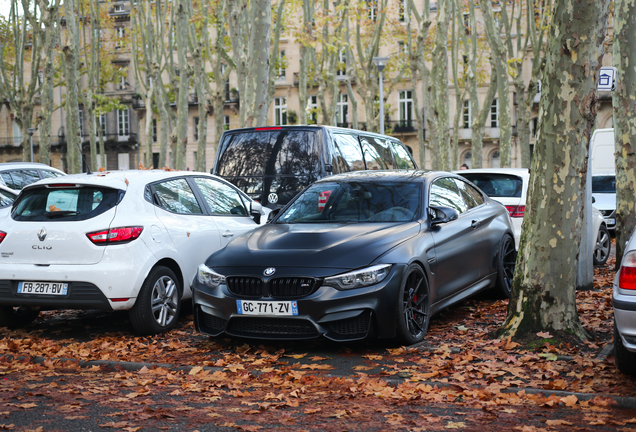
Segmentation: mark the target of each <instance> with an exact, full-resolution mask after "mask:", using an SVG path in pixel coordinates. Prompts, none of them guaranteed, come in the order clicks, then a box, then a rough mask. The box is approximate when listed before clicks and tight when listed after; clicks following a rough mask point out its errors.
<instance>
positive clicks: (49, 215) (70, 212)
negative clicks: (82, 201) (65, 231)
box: [46, 210, 80, 219]
mask: <svg viewBox="0 0 636 432" xmlns="http://www.w3.org/2000/svg"><path fill="white" fill-rule="evenodd" d="M78 214H80V212H78V211H73V210H64V211H54V212H49V213H47V214H46V217H47V218H48V219H53V218H56V217H62V216H75V215H78Z"/></svg>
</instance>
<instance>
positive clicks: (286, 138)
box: [217, 130, 320, 184]
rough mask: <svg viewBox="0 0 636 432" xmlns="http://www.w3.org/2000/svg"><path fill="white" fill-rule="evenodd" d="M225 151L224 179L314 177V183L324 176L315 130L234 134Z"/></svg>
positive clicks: (220, 168) (222, 159)
mask: <svg viewBox="0 0 636 432" xmlns="http://www.w3.org/2000/svg"><path fill="white" fill-rule="evenodd" d="M221 151H222V154H221V157H220V158H219V162H218V164H217V173H218V174H219V175H222V176H227V177H237V176H263V175H293V176H310V177H312V178H313V180H311V182H313V181H315V176H316V175H317V174H319V173H320V148H319V146H318V138H317V134H316V132H313V131H303V130H295V131H288V130H282V131H261V132H249V133H241V134H230V135H228V136H227V137H226V139H225V140H224V142H223V146H222V150H221ZM311 182H310V183H311ZM307 184H309V183H307Z"/></svg>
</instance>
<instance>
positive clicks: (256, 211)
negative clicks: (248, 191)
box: [250, 201, 263, 225]
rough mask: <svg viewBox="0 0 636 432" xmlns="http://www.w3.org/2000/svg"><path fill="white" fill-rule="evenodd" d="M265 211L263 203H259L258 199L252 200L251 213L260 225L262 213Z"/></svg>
mask: <svg viewBox="0 0 636 432" xmlns="http://www.w3.org/2000/svg"><path fill="white" fill-rule="evenodd" d="M262 212H263V206H262V205H261V203H257V202H256V201H252V205H251V206H250V215H251V216H252V218H254V222H256V223H257V224H259V225H260V223H261V214H262Z"/></svg>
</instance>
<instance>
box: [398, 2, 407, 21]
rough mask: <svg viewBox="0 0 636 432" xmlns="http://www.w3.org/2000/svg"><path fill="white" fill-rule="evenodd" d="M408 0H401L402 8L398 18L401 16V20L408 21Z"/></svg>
mask: <svg viewBox="0 0 636 432" xmlns="http://www.w3.org/2000/svg"><path fill="white" fill-rule="evenodd" d="M407 1H408V0H399V2H400V9H399V10H398V18H399V20H400V22H404V21H406V2H407Z"/></svg>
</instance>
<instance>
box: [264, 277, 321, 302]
mask: <svg viewBox="0 0 636 432" xmlns="http://www.w3.org/2000/svg"><path fill="white" fill-rule="evenodd" d="M317 284H318V282H317V281H316V280H315V279H313V278H277V279H272V280H271V281H269V289H270V293H271V296H272V297H278V298H281V297H288V298H297V297H304V296H306V295H309V294H311V293H312V292H313V291H314V289H315V288H316V285H317Z"/></svg>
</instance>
